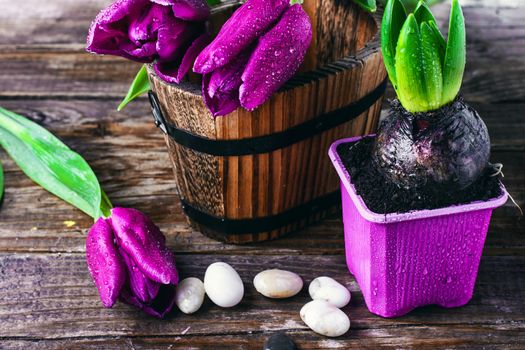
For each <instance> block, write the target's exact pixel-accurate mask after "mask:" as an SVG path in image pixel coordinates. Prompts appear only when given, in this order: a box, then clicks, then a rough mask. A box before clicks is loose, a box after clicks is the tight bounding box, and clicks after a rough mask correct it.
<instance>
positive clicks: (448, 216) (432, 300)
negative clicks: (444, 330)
mask: <svg viewBox="0 0 525 350" xmlns="http://www.w3.org/2000/svg"><path fill="white" fill-rule="evenodd" d="M360 139H361V137H354V138H347V139H342V140H338V141H336V142H335V143H333V144H332V146H331V147H330V150H329V156H330V159H331V161H332V163H333V165H334V167H335V169H336V171H337V173H338V175H339V177H340V179H341V193H342V205H343V222H344V233H345V251H346V262H347V265H348V269H349V270H350V272H351V273H352V274H353V275H354V277H355V279H356V280H357V283H358V284H359V287H360V288H361V291H362V293H363V296H364V299H365V302H366V305H367V307H368V309H369V310H370V312H372V313H374V314H376V315H379V316H382V317H398V316H402V315H404V314H406V313H408V312H409V311H411V310H413V309H415V308H417V307H420V306H424V305H432V304H435V305H439V306H442V307H446V308H451V307H458V306H462V305H465V304H466V303H468V302H469V300H470V299H471V298H472V293H473V290H474V285H475V282H476V277H477V273H478V267H479V262H480V259H481V254H482V251H483V245H484V243H485V237H486V235H487V230H488V227H489V223H490V217H491V214H492V210H493V209H494V208H497V207H499V206H501V205H503V204H504V203H505V202H506V201H507V197H508V194H507V192H506V190H505V188H504V187H503V185H501V189H502V194H501V195H500V196H499V197H497V198H494V199H490V200H487V201H479V202H472V203H469V204H463V205H453V206H449V207H446V208H440V209H433V210H416V211H412V212H409V213H403V214H400V213H392V214H377V213H374V212H372V211H370V210H369V209H368V208H367V206H366V204H365V203H364V201H363V199H362V197H361V196H360V195H358V194H357V193H356V190H355V188H354V185H353V184H352V182H351V179H350V176H349V174H348V172H347V171H346V169H345V167H344V165H343V162H342V161H341V159H340V157H339V154H338V153H337V146H338V145H340V144H342V143H348V142H355V141H358V140H360Z"/></svg>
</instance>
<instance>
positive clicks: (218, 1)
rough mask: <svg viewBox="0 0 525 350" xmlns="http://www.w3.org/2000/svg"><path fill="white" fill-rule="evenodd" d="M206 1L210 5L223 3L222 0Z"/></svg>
mask: <svg viewBox="0 0 525 350" xmlns="http://www.w3.org/2000/svg"><path fill="white" fill-rule="evenodd" d="M206 2H207V3H208V6H210V7H211V6H215V5H219V4H220V3H221V0H206Z"/></svg>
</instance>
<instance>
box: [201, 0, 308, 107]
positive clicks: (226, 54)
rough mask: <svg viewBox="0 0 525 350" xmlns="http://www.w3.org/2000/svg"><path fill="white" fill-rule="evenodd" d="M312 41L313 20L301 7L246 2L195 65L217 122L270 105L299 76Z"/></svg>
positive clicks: (264, 0) (253, 0) (274, 0)
mask: <svg viewBox="0 0 525 350" xmlns="http://www.w3.org/2000/svg"><path fill="white" fill-rule="evenodd" d="M311 40H312V26H311V23H310V19H309V17H308V15H307V14H306V12H305V11H304V10H303V8H302V7H301V6H300V5H298V4H296V5H291V6H290V5H289V1H288V0H285V1H283V0H268V1H267V0H248V1H247V2H246V3H245V4H244V5H242V6H241V7H240V8H239V9H238V10H237V11H236V12H235V13H234V14H233V16H232V17H231V18H230V19H229V20H228V21H227V22H226V23H225V24H224V25H223V27H222V28H221V31H220V32H219V34H218V35H217V38H216V39H215V40H213V41H212V42H211V44H210V45H208V46H207V47H206V48H205V49H204V50H203V51H202V52H201V53H200V54H199V56H198V57H197V59H196V60H195V65H194V67H193V70H194V71H195V72H196V73H200V74H204V78H203V84H202V94H203V97H204V101H205V103H206V105H207V107H208V108H209V109H210V111H211V112H212V114H213V116H221V115H226V114H228V113H230V112H232V111H234V110H235V109H237V108H238V107H240V106H242V107H244V108H246V109H248V110H253V109H255V108H257V107H259V106H260V105H262V104H263V103H264V102H266V101H267V100H268V99H269V98H270V96H271V95H272V94H273V93H274V92H276V91H277V90H278V89H279V88H280V87H281V86H282V85H283V84H284V83H285V82H286V81H288V80H289V79H290V78H291V77H292V76H293V75H294V74H295V73H296V72H297V70H298V68H299V66H300V65H301V63H302V62H303V60H304V57H305V55H306V50H307V49H308V47H309V46H310V42H311Z"/></svg>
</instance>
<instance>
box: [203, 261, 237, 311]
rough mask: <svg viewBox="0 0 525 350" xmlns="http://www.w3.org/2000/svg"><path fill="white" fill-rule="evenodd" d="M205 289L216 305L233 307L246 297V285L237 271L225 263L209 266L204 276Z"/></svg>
mask: <svg viewBox="0 0 525 350" xmlns="http://www.w3.org/2000/svg"><path fill="white" fill-rule="evenodd" d="M204 289H205V290H206V294H208V297H209V298H210V299H211V301H213V302H214V303H215V304H217V305H219V306H221V307H232V306H235V305H237V304H239V303H240V302H241V300H242V297H243V296H244V285H243V284H242V280H241V278H240V277H239V274H238V273H237V271H235V270H234V269H233V267H231V266H230V265H228V264H226V263H224V262H216V263H213V264H211V265H210V266H208V268H207V269H206V273H205V274H204Z"/></svg>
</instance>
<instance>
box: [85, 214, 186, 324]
mask: <svg viewBox="0 0 525 350" xmlns="http://www.w3.org/2000/svg"><path fill="white" fill-rule="evenodd" d="M86 259H87V264H88V268H89V272H90V273H91V276H92V278H93V281H94V282H95V285H96V286H97V288H98V292H99V295H100V299H101V300H102V304H104V306H105V307H107V308H110V307H112V306H113V305H114V304H115V302H116V301H117V299H120V300H121V301H123V302H125V303H127V304H130V305H133V306H136V307H138V308H140V309H142V310H144V311H145V312H146V313H148V314H149V315H152V316H155V317H163V316H164V315H165V314H166V313H168V312H169V311H170V310H171V309H172V308H173V305H174V303H175V286H176V285H177V283H178V281H179V276H178V273H177V268H176V266H175V257H174V255H173V253H172V252H171V251H170V250H168V248H167V247H166V238H165V237H164V235H163V234H162V232H160V230H159V228H158V227H157V226H155V224H154V223H153V222H152V221H151V220H150V219H149V218H148V217H147V216H146V215H144V214H143V213H141V212H140V211H138V210H135V209H126V208H114V209H112V210H111V216H110V217H109V218H107V219H105V218H100V219H98V221H97V222H96V223H95V224H94V225H93V227H92V228H91V229H90V230H89V233H88V237H87V240H86Z"/></svg>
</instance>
